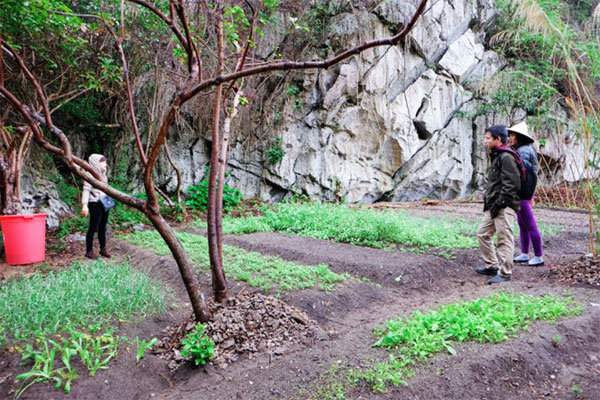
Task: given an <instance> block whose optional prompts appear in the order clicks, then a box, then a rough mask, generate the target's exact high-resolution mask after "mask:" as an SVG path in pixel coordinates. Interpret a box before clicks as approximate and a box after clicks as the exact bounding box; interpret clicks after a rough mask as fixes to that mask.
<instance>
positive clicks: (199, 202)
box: [185, 180, 243, 211]
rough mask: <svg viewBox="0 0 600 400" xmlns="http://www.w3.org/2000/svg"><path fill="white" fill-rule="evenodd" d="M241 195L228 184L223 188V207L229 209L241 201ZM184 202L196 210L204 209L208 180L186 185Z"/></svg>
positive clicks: (206, 199)
mask: <svg viewBox="0 0 600 400" xmlns="http://www.w3.org/2000/svg"><path fill="white" fill-rule="evenodd" d="M242 199H243V197H242V194H241V193H240V191H239V190H237V189H233V188H231V187H229V186H228V185H225V187H224V188H223V209H225V210H229V209H231V208H233V207H235V206H236V205H238V204H239V203H240V202H241V201H242ZM185 204H186V205H187V206H189V207H191V208H194V209H196V210H202V211H204V210H206V207H207V205H208V181H207V180H202V181H201V182H199V183H196V184H195V185H192V186H190V187H188V193H187V200H186V202H185Z"/></svg>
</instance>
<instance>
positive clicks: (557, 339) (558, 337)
mask: <svg viewBox="0 0 600 400" xmlns="http://www.w3.org/2000/svg"><path fill="white" fill-rule="evenodd" d="M561 341H562V336H561V335H558V334H557V335H554V336H553V337H552V342H553V343H555V344H559V343H560V342H561Z"/></svg>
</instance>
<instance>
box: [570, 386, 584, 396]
mask: <svg viewBox="0 0 600 400" xmlns="http://www.w3.org/2000/svg"><path fill="white" fill-rule="evenodd" d="M571 390H572V391H573V393H575V394H583V390H581V388H580V387H579V386H577V385H574V386H573V387H572V388H571Z"/></svg>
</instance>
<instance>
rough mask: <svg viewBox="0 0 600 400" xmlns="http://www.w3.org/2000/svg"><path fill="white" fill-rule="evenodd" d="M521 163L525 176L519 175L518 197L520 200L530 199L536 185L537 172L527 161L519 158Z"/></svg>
mask: <svg viewBox="0 0 600 400" xmlns="http://www.w3.org/2000/svg"><path fill="white" fill-rule="evenodd" d="M521 164H522V165H523V168H524V169H525V176H523V175H521V189H520V190H519V192H518V194H519V198H520V199H521V200H531V199H532V197H533V193H534V192H535V187H536V186H537V174H536V173H535V171H534V170H533V165H531V163H530V162H529V161H527V160H521ZM523 178H525V179H523Z"/></svg>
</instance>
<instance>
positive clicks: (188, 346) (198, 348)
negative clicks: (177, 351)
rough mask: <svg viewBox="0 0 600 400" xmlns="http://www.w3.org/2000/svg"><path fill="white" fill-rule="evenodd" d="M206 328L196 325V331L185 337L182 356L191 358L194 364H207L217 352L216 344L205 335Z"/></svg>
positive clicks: (182, 343)
mask: <svg viewBox="0 0 600 400" xmlns="http://www.w3.org/2000/svg"><path fill="white" fill-rule="evenodd" d="M204 329H206V327H205V326H204V325H203V324H196V326H195V327H194V330H193V331H192V332H190V333H188V334H187V335H185V336H184V337H183V340H182V341H181V346H182V347H181V355H182V356H184V357H191V358H192V360H194V364H196V365H199V364H202V365H204V364H206V362H207V361H208V360H210V359H211V358H212V356H213V354H214V352H215V342H214V341H213V340H212V339H211V338H209V337H208V336H206V334H205V333H204Z"/></svg>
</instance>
